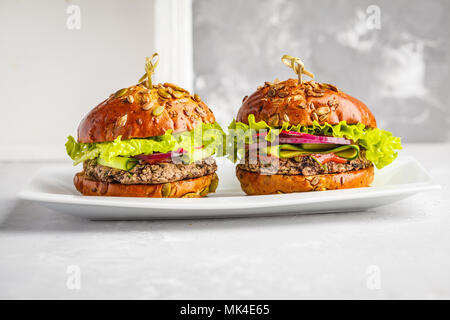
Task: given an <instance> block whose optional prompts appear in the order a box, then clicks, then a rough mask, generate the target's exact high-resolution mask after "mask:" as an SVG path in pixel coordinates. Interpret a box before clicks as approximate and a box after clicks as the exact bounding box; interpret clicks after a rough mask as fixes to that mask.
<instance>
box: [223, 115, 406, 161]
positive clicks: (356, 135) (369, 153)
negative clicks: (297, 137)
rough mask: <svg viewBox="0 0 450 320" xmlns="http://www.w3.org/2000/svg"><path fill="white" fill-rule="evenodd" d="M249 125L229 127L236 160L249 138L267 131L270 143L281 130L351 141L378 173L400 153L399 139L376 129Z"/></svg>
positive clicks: (251, 117) (250, 118)
mask: <svg viewBox="0 0 450 320" xmlns="http://www.w3.org/2000/svg"><path fill="white" fill-rule="evenodd" d="M248 123H249V124H248V125H247V124H245V123H242V122H236V121H235V120H233V122H232V123H231V124H230V125H229V127H228V129H229V131H230V136H231V139H229V143H228V146H227V147H228V153H229V154H230V155H232V156H233V160H234V161H236V160H237V156H238V155H239V156H240V157H242V156H243V154H244V153H245V148H244V144H245V143H252V142H253V141H252V135H253V134H254V133H255V131H261V130H267V132H268V134H267V136H266V138H265V139H266V140H267V141H273V140H274V138H275V137H276V136H278V135H279V134H280V132H281V131H282V130H287V131H295V132H302V133H309V134H314V135H325V136H333V137H339V138H341V137H343V138H346V139H350V140H353V141H354V142H355V143H356V144H358V145H359V146H360V147H363V148H364V149H365V150H366V158H367V159H368V160H369V161H371V162H372V163H373V164H375V166H376V167H377V168H378V169H381V168H383V167H385V166H387V165H388V164H390V163H391V162H392V161H394V160H395V158H397V155H398V152H397V150H401V149H402V145H401V139H400V138H399V137H394V136H393V135H392V133H390V132H389V131H386V130H382V129H378V128H366V126H365V125H363V124H362V123H358V124H347V123H346V122H345V121H342V122H340V123H339V124H336V125H331V124H328V123H324V124H319V123H318V122H317V121H313V124H312V126H308V127H305V126H301V125H297V126H295V125H290V124H289V123H287V122H284V123H283V125H282V126H281V128H280V127H278V128H274V127H271V126H269V125H268V124H267V123H266V122H265V121H259V122H256V121H255V116H254V115H253V114H250V115H249V116H248Z"/></svg>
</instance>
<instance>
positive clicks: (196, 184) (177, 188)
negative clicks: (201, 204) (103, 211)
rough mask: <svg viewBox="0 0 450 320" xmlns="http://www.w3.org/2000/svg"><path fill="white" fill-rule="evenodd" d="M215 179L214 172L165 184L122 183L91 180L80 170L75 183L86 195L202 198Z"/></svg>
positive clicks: (74, 180)
mask: <svg viewBox="0 0 450 320" xmlns="http://www.w3.org/2000/svg"><path fill="white" fill-rule="evenodd" d="M215 179H217V175H216V174H215V173H214V174H210V175H206V176H203V177H199V178H195V179H188V180H181V181H175V182H168V183H163V184H120V183H109V182H102V181H96V180H91V179H89V178H87V177H86V176H85V175H84V173H83V172H79V173H77V174H76V175H75V177H74V178H73V183H74V185H75V188H76V189H77V190H78V191H79V192H80V193H82V194H83V195H85V196H103V197H104V196H112V197H145V198H183V197H186V198H200V197H203V196H205V195H206V194H208V191H209V187H210V185H211V182H212V181H213V180H215ZM207 188H208V189H207Z"/></svg>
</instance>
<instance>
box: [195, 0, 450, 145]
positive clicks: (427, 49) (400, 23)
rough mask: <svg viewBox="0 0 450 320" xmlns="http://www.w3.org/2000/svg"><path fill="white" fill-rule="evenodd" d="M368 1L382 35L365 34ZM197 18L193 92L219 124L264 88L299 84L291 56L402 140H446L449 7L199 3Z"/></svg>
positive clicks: (235, 0) (347, 0) (449, 126)
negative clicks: (286, 57) (288, 63)
mask: <svg viewBox="0 0 450 320" xmlns="http://www.w3.org/2000/svg"><path fill="white" fill-rule="evenodd" d="M372 4H374V5H377V6H379V7H380V10H381V28H380V29H379V30H376V29H375V30H369V29H368V28H367V27H366V21H367V16H368V15H369V14H368V13H367V12H366V10H367V8H368V6H370V5H372ZM193 12H194V70H195V87H196V91H197V92H198V93H199V94H200V95H201V96H202V98H203V99H204V100H205V101H206V102H207V103H208V104H209V105H210V107H211V108H213V110H214V112H215V114H216V116H217V118H218V119H219V122H220V123H221V124H224V125H225V124H227V123H228V122H229V121H230V120H231V119H232V117H234V116H235V114H236V111H237V109H238V108H239V106H240V103H241V100H242V97H243V96H245V95H247V94H249V93H252V92H253V91H254V90H255V89H256V87H257V86H258V85H261V84H262V83H263V82H264V81H272V80H274V79H275V78H279V79H280V80H282V79H286V78H288V77H295V75H294V74H293V73H292V72H291V71H290V69H288V68H287V67H285V66H284V65H283V64H282V63H281V62H280V58H281V56H282V55H283V54H285V53H286V54H290V55H293V56H299V57H301V58H302V59H303V61H304V62H305V65H306V67H307V69H308V70H310V71H311V72H313V73H315V75H316V80H318V81H321V82H328V83H333V84H335V85H337V86H338V87H339V88H340V89H341V90H343V91H345V92H347V93H349V94H351V95H353V96H355V97H357V98H359V99H361V100H362V101H364V102H365V103H366V104H367V105H368V106H369V107H370V108H371V110H372V111H373V112H374V114H375V116H376V118H377V121H378V125H379V127H383V128H385V129H387V130H390V131H392V132H393V133H394V134H396V135H398V136H402V137H403V139H404V141H449V140H450V105H449V101H448V98H447V94H448V91H449V90H450V85H449V83H450V81H449V80H450V77H449V62H450V54H449V52H450V50H449V49H450V48H449V46H450V44H449V43H450V41H449V35H450V19H449V18H450V14H449V13H450V1H448V0H440V1H437V0H434V1H418V0H414V1H412V0H396V1H374V0H371V1H356V0H338V1H336V0H322V1H310V0H227V1H222V0H194V1H193Z"/></svg>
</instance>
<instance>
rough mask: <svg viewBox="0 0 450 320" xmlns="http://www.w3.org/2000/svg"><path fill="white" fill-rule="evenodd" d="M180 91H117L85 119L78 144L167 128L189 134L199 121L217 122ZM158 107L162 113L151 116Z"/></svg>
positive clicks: (159, 88)
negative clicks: (160, 107) (161, 107)
mask: <svg viewBox="0 0 450 320" xmlns="http://www.w3.org/2000/svg"><path fill="white" fill-rule="evenodd" d="M182 90H184V89H182V88H180V87H177V86H176V85H173V84H170V83H165V84H164V85H161V84H160V85H156V86H154V87H153V89H151V90H149V89H147V88H146V87H144V86H143V85H137V86H133V87H129V88H127V90H126V92H120V90H119V91H118V92H117V93H116V94H112V95H111V96H110V97H109V98H108V99H106V100H105V101H103V102H102V103H100V104H99V105H98V106H97V107H95V108H94V109H92V110H91V111H90V112H89V113H88V114H87V115H86V116H85V117H84V119H83V120H82V121H81V123H80V125H79V127H78V142H82V143H92V142H105V141H113V140H114V139H116V138H117V137H118V136H122V140H126V139H131V138H147V137H153V136H161V135H163V134H164V133H165V132H166V131H167V130H169V129H170V130H172V132H173V133H175V132H182V131H190V130H192V129H194V128H195V127H197V126H199V125H200V124H201V123H202V122H204V123H214V122H215V121H216V120H215V118H214V115H213V113H212V111H211V110H210V109H209V108H208V106H207V105H206V104H205V103H203V102H202V101H201V100H200V98H199V97H198V96H197V95H194V96H191V95H190V94H189V92H187V91H186V90H184V91H182ZM119 92H120V93H119ZM172 93H174V94H172ZM121 94H123V95H121ZM175 96H177V97H175ZM159 106H163V107H164V109H163V111H162V113H161V114H159V115H154V112H153V111H154V110H155V108H158V107H159ZM156 114H157V112H156Z"/></svg>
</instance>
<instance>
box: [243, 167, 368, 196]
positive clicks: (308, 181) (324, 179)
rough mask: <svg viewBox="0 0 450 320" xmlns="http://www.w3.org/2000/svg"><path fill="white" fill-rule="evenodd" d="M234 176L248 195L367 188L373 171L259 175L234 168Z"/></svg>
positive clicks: (366, 169)
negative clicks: (306, 174) (304, 174)
mask: <svg viewBox="0 0 450 320" xmlns="http://www.w3.org/2000/svg"><path fill="white" fill-rule="evenodd" d="M236 176H237V178H238V179H239V181H240V183H241V188H242V190H243V191H244V192H245V193H247V194H248V195H264V194H276V193H292V192H306V191H325V190H336V189H350V188H361V187H368V186H370V184H371V183H372V182H373V178H374V169H373V166H370V167H368V168H365V169H361V170H356V171H348V172H343V173H335V174H320V175H312V176H303V175H280V174H274V175H261V174H258V173H255V172H249V171H246V170H242V169H240V168H239V167H236Z"/></svg>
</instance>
